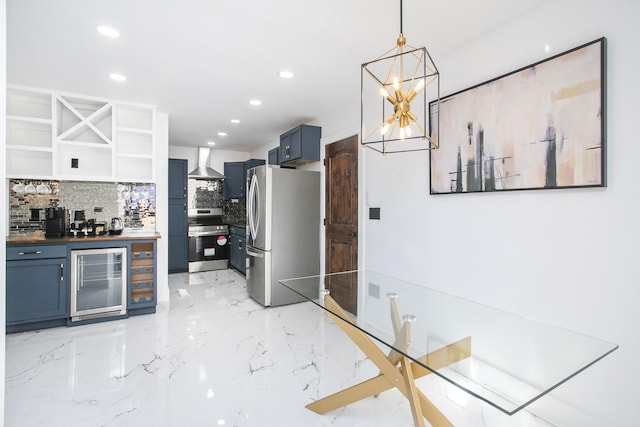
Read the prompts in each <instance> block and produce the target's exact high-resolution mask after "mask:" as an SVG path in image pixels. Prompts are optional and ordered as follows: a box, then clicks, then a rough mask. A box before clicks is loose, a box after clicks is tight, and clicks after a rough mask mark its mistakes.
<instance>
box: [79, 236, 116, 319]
mask: <svg viewBox="0 0 640 427" xmlns="http://www.w3.org/2000/svg"><path fill="white" fill-rule="evenodd" d="M126 289H127V248H106V249H84V250H72V251H71V321H72V322H77V321H80V320H88V319H95V318H101V317H112V316H119V315H125V314H126V313H127V293H126Z"/></svg>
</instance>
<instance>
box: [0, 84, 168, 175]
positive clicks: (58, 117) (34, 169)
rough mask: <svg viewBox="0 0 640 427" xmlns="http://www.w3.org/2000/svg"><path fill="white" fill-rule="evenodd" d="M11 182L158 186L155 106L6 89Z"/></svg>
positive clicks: (8, 170)
mask: <svg viewBox="0 0 640 427" xmlns="http://www.w3.org/2000/svg"><path fill="white" fill-rule="evenodd" d="M6 119H7V157H6V161H7V176H8V177H10V178H16V179H59V180H90V181H121V182H122V181H127V182H155V176H154V167H153V166H154V164H153V163H154V156H155V124H156V123H155V121H156V109H155V107H154V106H150V105H142V104H132V103H125V102H118V101H112V100H107V99H100V98H94V97H88V96H82V95H74V94H64V93H56V92H49V91H45V90H41V89H33V88H26V87H18V86H8V87H7V118H6Z"/></svg>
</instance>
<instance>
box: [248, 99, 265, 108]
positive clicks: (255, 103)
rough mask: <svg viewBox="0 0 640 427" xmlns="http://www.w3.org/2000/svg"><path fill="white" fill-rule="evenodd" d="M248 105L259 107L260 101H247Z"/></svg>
mask: <svg viewBox="0 0 640 427" xmlns="http://www.w3.org/2000/svg"><path fill="white" fill-rule="evenodd" d="M249 104H251V105H256V106H257V105H261V104H262V101H260V100H259V99H252V100H251V101H249Z"/></svg>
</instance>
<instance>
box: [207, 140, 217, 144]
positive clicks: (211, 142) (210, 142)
mask: <svg viewBox="0 0 640 427" xmlns="http://www.w3.org/2000/svg"><path fill="white" fill-rule="evenodd" d="M207 144H209V145H216V143H215V142H213V141H209V142H207Z"/></svg>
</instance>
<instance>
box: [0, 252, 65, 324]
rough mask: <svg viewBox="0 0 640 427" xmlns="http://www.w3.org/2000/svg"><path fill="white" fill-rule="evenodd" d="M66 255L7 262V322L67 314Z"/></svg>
mask: <svg viewBox="0 0 640 427" xmlns="http://www.w3.org/2000/svg"><path fill="white" fill-rule="evenodd" d="M67 272H68V265H67V259H66V258H51V259H41V260H26V261H7V324H16V323H22V322H32V321H38V320H47V319H55V318H62V317H67V316H68V315H69V313H68V304H67V300H68V295H69V294H68V289H67V283H68V280H67Z"/></svg>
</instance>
